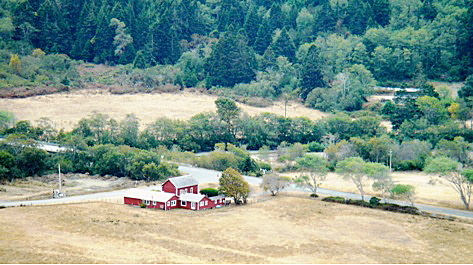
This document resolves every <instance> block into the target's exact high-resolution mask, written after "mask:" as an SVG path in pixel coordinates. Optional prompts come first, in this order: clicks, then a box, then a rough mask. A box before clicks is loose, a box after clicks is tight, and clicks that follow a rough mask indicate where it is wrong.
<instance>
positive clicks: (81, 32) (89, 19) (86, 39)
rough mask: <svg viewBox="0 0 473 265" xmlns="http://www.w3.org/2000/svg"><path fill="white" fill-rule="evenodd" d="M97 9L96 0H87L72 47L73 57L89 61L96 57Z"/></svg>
mask: <svg viewBox="0 0 473 265" xmlns="http://www.w3.org/2000/svg"><path fill="white" fill-rule="evenodd" d="M95 11H96V6H95V0H86V1H85V2H84V6H83V7H82V11H81V12H80V19H79V23H78V24H79V25H78V31H77V33H76V34H75V41H74V45H73V47H72V52H71V53H72V57H73V58H76V59H79V58H80V59H83V60H86V61H89V62H90V61H92V59H93V58H94V52H93V44H94V36H95V31H96V29H97V19H96V16H95Z"/></svg>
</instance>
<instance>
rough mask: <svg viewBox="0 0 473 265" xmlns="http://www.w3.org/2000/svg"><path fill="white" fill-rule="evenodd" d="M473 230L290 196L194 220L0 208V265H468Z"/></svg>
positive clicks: (109, 208)
mask: <svg viewBox="0 0 473 265" xmlns="http://www.w3.org/2000/svg"><path fill="white" fill-rule="evenodd" d="M471 238H473V225H472V224H468V223H462V222H458V221H453V222H452V221H445V220H433V219H428V218H427V217H421V216H412V215H404V214H396V213H391V212H384V211H379V210H372V209H366V208H360V207H355V206H349V205H339V204H333V203H324V202H321V201H320V200H312V199H309V198H299V197H293V196H278V197H271V198H269V200H266V201H264V202H259V203H255V204H250V205H246V206H239V207H227V208H223V209H214V210H208V211H202V212H191V211H185V210H173V211H169V212H164V211H156V210H146V209H140V208H133V207H130V206H126V205H121V204H107V203H85V204H73V205H59V206H44V207H21V208H7V209H2V210H0V263H470V262H471V261H472V260H473V252H471V249H472V247H473V241H472V240H471Z"/></svg>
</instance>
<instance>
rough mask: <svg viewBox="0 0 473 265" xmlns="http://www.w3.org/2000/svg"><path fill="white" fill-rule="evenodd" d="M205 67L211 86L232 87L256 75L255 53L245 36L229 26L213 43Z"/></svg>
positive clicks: (246, 81) (248, 80)
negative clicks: (228, 29) (216, 41)
mask: <svg viewBox="0 0 473 265" xmlns="http://www.w3.org/2000/svg"><path fill="white" fill-rule="evenodd" d="M205 69H206V72H207V76H208V82H209V85H212V86H226V87H232V86H234V85H235V84H238V83H248V82H250V81H251V80H253V79H254V78H255V76H256V74H255V69H256V58H255V54H254V51H253V50H252V49H251V48H250V47H249V46H248V45H247V41H246V38H245V36H243V35H241V34H238V33H237V32H236V31H235V30H233V29H232V28H230V31H228V32H226V33H225V35H224V36H223V37H222V38H220V39H219V41H218V43H217V44H215V45H214V47H213V49H212V53H211V54H210V57H209V58H208V59H207V62H206V65H205Z"/></svg>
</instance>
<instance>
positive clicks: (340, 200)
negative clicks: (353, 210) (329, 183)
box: [322, 196, 345, 203]
mask: <svg viewBox="0 0 473 265" xmlns="http://www.w3.org/2000/svg"><path fill="white" fill-rule="evenodd" d="M322 201H324V202H336V203H345V198H343V197H339V196H330V197H326V198H323V199H322Z"/></svg>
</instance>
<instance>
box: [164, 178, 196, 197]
mask: <svg viewBox="0 0 473 265" xmlns="http://www.w3.org/2000/svg"><path fill="white" fill-rule="evenodd" d="M162 187H163V191H164V192H169V193H174V194H176V195H177V196H179V195H181V194H185V193H194V194H197V193H198V192H199V191H198V190H199V182H198V181H197V180H196V179H195V178H193V177H192V176H191V175H186V176H181V177H174V178H169V179H168V180H166V181H165V182H164V183H163V185H162Z"/></svg>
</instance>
